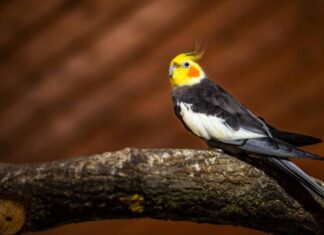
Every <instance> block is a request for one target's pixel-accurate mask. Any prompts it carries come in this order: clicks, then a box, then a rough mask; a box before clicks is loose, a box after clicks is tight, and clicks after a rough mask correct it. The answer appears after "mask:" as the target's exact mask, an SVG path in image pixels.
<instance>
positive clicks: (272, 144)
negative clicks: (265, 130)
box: [239, 137, 324, 160]
mask: <svg viewBox="0 0 324 235" xmlns="http://www.w3.org/2000/svg"><path fill="white" fill-rule="evenodd" d="M239 148H240V149H242V150H243V151H245V152H247V153H250V154H255V153H256V154H261V155H262V156H265V157H277V158H302V159H312V160H324V158H323V157H321V156H318V155H316V154H312V153H308V152H306V151H304V150H301V149H298V148H296V147H295V146H293V145H290V144H288V143H286V142H283V141H281V140H277V139H272V138H268V137H265V138H254V139H248V140H246V142H245V143H244V144H243V145H242V146H240V147H239Z"/></svg>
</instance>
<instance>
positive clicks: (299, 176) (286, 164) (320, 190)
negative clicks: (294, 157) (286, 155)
mask: <svg viewBox="0 0 324 235" xmlns="http://www.w3.org/2000/svg"><path fill="white" fill-rule="evenodd" d="M268 160H269V161H270V162H271V163H272V164H273V165H275V166H276V167H277V168H279V169H280V170H282V171H284V172H285V173H286V174H288V175H290V176H291V177H293V178H294V179H296V180H297V181H298V182H300V183H301V184H303V185H304V186H305V187H306V188H308V189H310V190H312V191H313V192H314V193H316V194H318V195H319V196H321V197H322V198H324V187H322V186H321V185H319V184H318V183H317V182H316V181H315V180H314V179H312V178H311V177H310V176H309V175H307V174H306V173H305V172H304V171H302V170H301V169H300V168H299V167H298V166H296V165H295V164H294V163H293V162H291V161H289V160H286V159H280V158H268Z"/></svg>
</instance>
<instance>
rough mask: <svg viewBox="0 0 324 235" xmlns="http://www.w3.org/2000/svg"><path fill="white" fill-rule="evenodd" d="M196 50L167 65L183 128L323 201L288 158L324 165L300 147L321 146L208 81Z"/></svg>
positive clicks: (309, 179) (319, 190)
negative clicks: (280, 127) (269, 120)
mask: <svg viewBox="0 0 324 235" xmlns="http://www.w3.org/2000/svg"><path fill="white" fill-rule="evenodd" d="M203 54H204V51H199V50H197V49H195V50H193V51H190V52H187V53H181V54H179V55H177V56H176V57H174V58H173V59H172V60H171V62H170V65H169V79H170V82H171V86H172V101H173V106H174V112H175V114H176V116H177V117H178V119H180V121H181V122H182V124H183V125H184V127H185V128H186V129H187V130H188V131H190V132H191V133H193V134H194V135H195V136H197V137H199V138H201V139H203V140H204V141H205V142H206V143H207V145H208V146H209V147H210V148H213V149H218V150H221V151H223V152H225V153H228V154H230V155H232V156H241V155H245V156H246V155H248V156H253V157H258V158H261V159H263V160H265V161H267V162H268V163H270V164H272V165H273V166H275V167H277V169H279V170H281V171H283V172H284V173H285V174H286V175H288V176H289V177H292V178H293V179H294V180H297V181H298V182H299V183H301V184H302V185H303V186H304V187H305V188H307V189H308V190H310V191H313V192H314V193H315V194H317V195H319V196H320V197H321V198H324V187H323V186H321V185H320V184H319V183H317V182H316V181H315V180H314V179H313V178H312V177H310V176H309V175H307V174H306V173H305V172H304V171H303V170H302V169H300V168H299V167H298V166H297V165H296V164H294V163H293V162H292V161H290V160H289V159H290V158H300V159H311V160H324V158H323V157H321V156H319V155H316V154H313V153H310V152H307V151H304V150H302V149H300V148H299V147H301V146H305V145H311V144H317V143H321V142H322V140H321V139H319V138H316V137H312V136H308V135H303V134H297V133H291V132H287V131H282V130H278V129H276V128H275V127H273V126H271V125H270V124H268V123H267V122H266V121H265V119H263V118H261V117H259V116H257V115H255V114H254V113H253V112H251V111H250V110H249V109H248V108H247V107H246V106H244V105H243V104H241V103H240V102H239V101H237V100H236V99H235V98H234V97H232V96H231V95H230V94H229V93H228V92H226V91H225V90H224V89H223V88H222V87H221V86H219V85H218V84H216V83H215V82H214V81H213V80H211V79H209V77H208V76H207V75H206V73H205V71H204V70H203V68H202V67H201V66H200V65H199V63H198V61H199V60H200V59H201V58H202V56H203Z"/></svg>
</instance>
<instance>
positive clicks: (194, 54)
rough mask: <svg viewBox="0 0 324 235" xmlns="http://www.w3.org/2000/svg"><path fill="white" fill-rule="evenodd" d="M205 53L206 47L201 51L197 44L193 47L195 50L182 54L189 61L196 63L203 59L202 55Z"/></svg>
mask: <svg viewBox="0 0 324 235" xmlns="http://www.w3.org/2000/svg"><path fill="white" fill-rule="evenodd" d="M205 51H206V47H204V48H203V49H201V46H200V43H197V44H196V46H195V49H194V50H193V51H190V52H187V53H184V54H185V55H186V57H187V58H189V59H190V60H193V61H195V62H197V61H199V60H200V59H201V58H202V57H203V55H204V54H205Z"/></svg>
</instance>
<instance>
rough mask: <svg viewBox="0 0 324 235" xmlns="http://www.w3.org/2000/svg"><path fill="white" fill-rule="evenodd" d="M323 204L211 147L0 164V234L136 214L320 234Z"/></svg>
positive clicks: (276, 174) (277, 175) (262, 165)
mask: <svg viewBox="0 0 324 235" xmlns="http://www.w3.org/2000/svg"><path fill="white" fill-rule="evenodd" d="M251 164H253V166H252V165H251ZM260 169H262V170H260ZM265 172H266V173H265ZM268 174H271V177H269V176H268ZM278 182H280V184H278ZM283 188H284V189H283ZM322 206H323V200H322V199H319V198H316V197H315V198H313V197H312V196H311V195H310V194H309V192H307V190H305V189H304V188H303V187H301V186H300V185H298V184H296V183H294V182H293V181H291V180H290V179H288V178H287V177H286V176H283V175H282V174H281V173H280V172H277V171H276V170H275V169H272V168H271V167H269V166H268V165H267V164H265V163H263V162H261V161H259V160H257V159H253V160H248V161H246V160H245V161H242V160H239V159H237V158H234V157H230V156H227V155H225V154H221V153H218V152H215V151H207V150H206V151H200V150H177V149H174V150H171V149H162V150H149V149H144V150H140V149H125V150H122V151H118V152H112V153H104V154H97V155H93V156H90V157H80V158H74V159H68V160H64V161H56V162H48V163H41V164H27V165H11V164H0V212H1V213H0V234H14V233H17V232H18V231H21V232H30V231H40V230H45V229H48V228H52V227H55V226H59V225H62V224H68V223H75V222H82V221H89V220H101V219H117V218H141V217H150V218H156V219H163V220H187V221H195V222H198V223H211V224H232V225H237V226H244V227H249V228H254V229H258V230H262V231H267V232H271V233H274V234H303V235H305V234H323V231H324V230H323V224H324V223H323V218H324V216H323V207H322Z"/></svg>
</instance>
